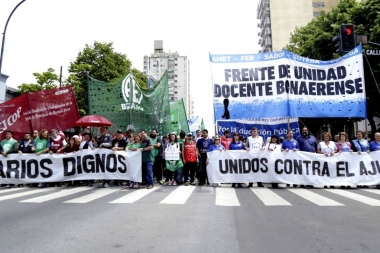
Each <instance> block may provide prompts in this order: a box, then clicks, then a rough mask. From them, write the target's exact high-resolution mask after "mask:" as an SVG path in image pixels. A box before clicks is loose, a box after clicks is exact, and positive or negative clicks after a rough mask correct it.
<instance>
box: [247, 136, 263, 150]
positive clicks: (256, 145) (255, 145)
mask: <svg viewBox="0 0 380 253" xmlns="http://www.w3.org/2000/svg"><path fill="white" fill-rule="evenodd" d="M247 142H248V147H249V148H250V149H261V148H262V147H263V146H264V140H263V137H261V136H256V137H255V138H254V137H252V136H249V137H248V139H247Z"/></svg>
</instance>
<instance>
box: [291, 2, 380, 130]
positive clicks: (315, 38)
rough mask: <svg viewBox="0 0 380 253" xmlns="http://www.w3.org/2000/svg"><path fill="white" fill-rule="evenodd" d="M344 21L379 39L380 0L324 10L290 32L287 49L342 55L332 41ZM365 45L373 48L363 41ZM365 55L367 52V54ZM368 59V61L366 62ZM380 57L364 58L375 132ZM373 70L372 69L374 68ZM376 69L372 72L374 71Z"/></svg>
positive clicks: (379, 112)
mask: <svg viewBox="0 0 380 253" xmlns="http://www.w3.org/2000/svg"><path fill="white" fill-rule="evenodd" d="M341 24H354V25H355V30H356V31H355V32H356V34H362V35H368V36H369V38H370V40H371V41H373V42H376V43H379V42H380V41H379V40H380V0H367V1H362V2H358V1H355V0H341V1H340V2H339V4H338V6H337V7H336V8H334V9H333V10H332V11H331V12H328V13H325V12H322V13H321V15H320V16H318V17H317V18H315V19H313V20H312V21H311V22H310V23H309V24H308V25H306V26H304V27H299V28H296V30H295V32H294V33H293V34H292V35H291V37H290V41H289V44H288V45H287V46H286V47H285V48H286V49H287V50H289V51H292V52H294V53H296V54H299V55H302V56H304V57H309V58H313V59H321V60H330V59H332V58H337V57H339V55H338V54H337V53H336V52H335V50H336V48H335V47H334V45H333V44H334V43H333V42H332V41H331V40H332V38H333V37H334V36H336V35H337V34H338V33H339V29H340V25H341ZM364 48H365V49H368V48H371V46H370V45H364ZM364 57H365V58H366V56H364ZM367 60H368V62H367ZM379 67H380V58H378V57H367V59H364V77H365V87H366V95H367V119H368V121H369V122H370V125H371V130H372V133H374V132H375V130H376V124H375V121H374V119H373V118H374V117H375V116H377V117H379V116H380V108H379V107H378V103H377V101H378V100H379V98H380V94H379V91H378V87H377V82H376V80H380V79H379V74H380V68H379ZM371 70H372V71H371ZM372 72H373V75H372Z"/></svg>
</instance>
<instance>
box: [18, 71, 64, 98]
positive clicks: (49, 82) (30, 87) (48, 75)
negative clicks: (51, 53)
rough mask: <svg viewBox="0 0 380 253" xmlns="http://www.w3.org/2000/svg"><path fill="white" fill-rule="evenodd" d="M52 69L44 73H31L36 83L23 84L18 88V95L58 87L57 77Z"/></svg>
mask: <svg viewBox="0 0 380 253" xmlns="http://www.w3.org/2000/svg"><path fill="white" fill-rule="evenodd" d="M54 71H55V70H54V69H53V68H48V70H47V71H46V72H42V73H37V72H36V73H33V76H34V77H35V78H36V81H37V83H36V84H35V83H29V84H28V83H23V84H21V85H20V86H18V88H19V92H20V93H25V92H33V91H40V90H48V89H52V88H57V87H58V84H57V83H58V81H59V77H58V75H57V74H55V73H54Z"/></svg>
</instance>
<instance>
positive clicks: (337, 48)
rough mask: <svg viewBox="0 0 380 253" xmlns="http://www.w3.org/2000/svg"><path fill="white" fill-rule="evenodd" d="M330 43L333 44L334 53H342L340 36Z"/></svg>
mask: <svg viewBox="0 0 380 253" xmlns="http://www.w3.org/2000/svg"><path fill="white" fill-rule="evenodd" d="M332 42H333V43H334V46H335V47H336V52H337V53H342V40H341V39H340V34H338V35H337V36H335V37H334V38H333V39H332Z"/></svg>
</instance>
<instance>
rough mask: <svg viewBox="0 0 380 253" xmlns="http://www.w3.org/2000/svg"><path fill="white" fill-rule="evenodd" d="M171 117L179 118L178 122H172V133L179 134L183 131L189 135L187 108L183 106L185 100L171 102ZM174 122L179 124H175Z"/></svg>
mask: <svg viewBox="0 0 380 253" xmlns="http://www.w3.org/2000/svg"><path fill="white" fill-rule="evenodd" d="M170 115H171V117H173V116H174V119H175V117H177V120H174V121H172V124H171V131H172V132H176V133H177V134H178V133H179V132H180V131H181V130H183V131H185V133H186V134H187V133H189V132H190V130H189V124H188V122H187V115H186V110H185V106H184V104H183V99H182V98H181V99H180V100H178V101H176V102H171V103H170ZM173 122H174V123H175V122H177V124H173Z"/></svg>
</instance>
